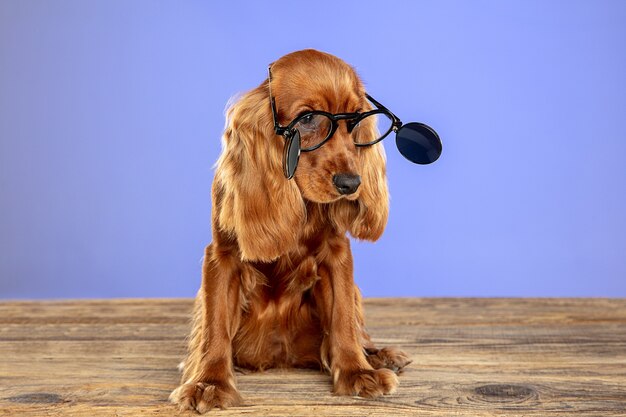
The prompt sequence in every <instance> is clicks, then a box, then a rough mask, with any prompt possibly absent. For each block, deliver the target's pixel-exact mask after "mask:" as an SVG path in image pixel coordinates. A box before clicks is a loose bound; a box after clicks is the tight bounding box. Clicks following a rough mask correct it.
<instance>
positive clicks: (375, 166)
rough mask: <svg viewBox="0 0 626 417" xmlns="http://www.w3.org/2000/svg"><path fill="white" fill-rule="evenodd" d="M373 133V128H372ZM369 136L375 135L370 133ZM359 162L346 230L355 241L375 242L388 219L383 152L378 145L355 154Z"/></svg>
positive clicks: (381, 145)
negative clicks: (357, 190)
mask: <svg viewBox="0 0 626 417" xmlns="http://www.w3.org/2000/svg"><path fill="white" fill-rule="evenodd" d="M372 129H374V130H375V127H372ZM371 134H372V136H375V135H376V133H375V132H372V133H371ZM359 158H360V159H361V167H363V168H362V170H363V171H362V173H361V191H360V194H359V198H358V200H357V203H358V205H357V207H355V209H357V210H356V212H355V217H354V219H353V220H352V222H351V223H350V226H349V228H348V230H349V231H350V234H351V235H352V236H354V237H355V238H357V239H364V240H371V241H375V240H378V238H380V236H381V235H382V234H383V231H384V230H385V226H386V225H387V218H388V217H389V191H388V189H387V174H386V172H385V160H386V157H385V149H384V148H383V144H382V143H377V144H376V145H372V146H367V147H364V148H361V149H360V150H359Z"/></svg>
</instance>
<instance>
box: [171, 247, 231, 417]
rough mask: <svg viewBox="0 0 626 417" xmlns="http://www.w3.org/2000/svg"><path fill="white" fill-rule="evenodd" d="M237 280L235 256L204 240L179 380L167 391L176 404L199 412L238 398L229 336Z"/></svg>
mask: <svg viewBox="0 0 626 417" xmlns="http://www.w3.org/2000/svg"><path fill="white" fill-rule="evenodd" d="M239 286H240V281H239V263H238V260H237V259H236V258H235V257H233V256H232V254H231V253H229V251H225V250H223V249H222V250H220V249H217V248H215V247H214V244H211V245H209V246H208V247H207V249H206V252H205V257H204V263H203V267H202V286H201V288H200V291H199V292H198V296H197V299H196V307H195V308H196V311H195V314H194V321H193V328H192V332H191V338H190V340H189V355H188V357H187V359H186V360H185V363H184V371H183V378H182V384H181V385H180V386H179V387H178V388H177V389H176V390H174V391H173V392H172V394H171V395H170V400H171V401H172V402H174V403H176V404H178V405H179V406H180V408H181V409H192V410H193V409H195V410H197V411H198V412H200V413H204V412H207V411H209V410H210V409H211V408H214V407H219V408H226V407H229V406H233V405H237V404H239V403H240V402H241V397H240V395H239V393H238V392H237V389H236V388H235V377H234V375H233V364H232V339H233V337H234V335H235V333H236V331H237V328H238V326H239V321H240V316H241V314H240V309H239Z"/></svg>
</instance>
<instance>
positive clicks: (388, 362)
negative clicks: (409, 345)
mask: <svg viewBox="0 0 626 417" xmlns="http://www.w3.org/2000/svg"><path fill="white" fill-rule="evenodd" d="M365 351H366V353H367V361H368V362H369V363H370V365H371V366H372V368H374V369H381V368H387V369H391V370H392V371H394V372H395V373H400V372H401V371H402V368H404V367H405V366H407V365H408V364H410V363H411V362H413V360H412V359H411V358H409V355H407V354H406V353H404V352H403V351H401V350H400V349H396V348H393V347H386V348H382V349H366V350H365Z"/></svg>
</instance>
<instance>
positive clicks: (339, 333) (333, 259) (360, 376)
mask: <svg viewBox="0 0 626 417" xmlns="http://www.w3.org/2000/svg"><path fill="white" fill-rule="evenodd" d="M328 244H329V247H330V250H329V251H330V253H331V255H330V256H328V257H327V258H326V261H324V262H323V263H322V264H321V265H320V267H319V268H318V273H319V275H320V278H321V279H320V281H319V282H318V285H317V287H316V294H315V297H316V302H317V303H318V306H319V307H320V310H321V311H320V313H321V314H320V317H321V319H322V325H323V327H324V332H325V333H326V335H327V338H328V340H327V345H326V343H325V344H324V345H323V349H327V350H328V352H327V353H328V356H330V358H329V359H330V370H331V373H332V377H333V387H334V390H333V391H334V393H335V394H338V395H358V396H361V397H378V396H380V395H382V394H388V393H391V392H393V391H394V390H395V388H396V386H397V385H398V378H397V377H396V374H395V373H394V372H393V371H391V370H389V369H374V368H372V366H371V365H370V364H369V362H368V361H367V358H366V355H365V352H364V349H363V345H362V344H361V338H360V331H361V329H360V323H359V320H358V316H359V313H360V312H359V310H360V308H361V306H360V305H359V304H357V302H355V300H357V299H359V297H357V296H356V291H357V289H356V287H355V284H354V278H353V265H352V253H351V251H350V241H349V240H348V238H347V237H345V236H341V237H337V238H336V239H333V240H332V241H329V242H328ZM322 358H323V359H324V360H325V359H326V358H325V352H322Z"/></svg>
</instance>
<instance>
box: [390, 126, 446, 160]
mask: <svg viewBox="0 0 626 417" xmlns="http://www.w3.org/2000/svg"><path fill="white" fill-rule="evenodd" d="M396 146H397V147H398V150H399V151H400V153H401V154H402V156H404V157H405V158H406V159H408V160H409V161H411V162H414V163H416V164H422V165H426V164H430V163H432V162H435V161H436V160H437V159H438V158H439V155H441V149H442V146H441V139H439V135H437V132H435V131H434V130H433V129H432V128H431V127H429V126H426V125H425V124H423V123H416V122H413V123H407V124H405V125H403V126H402V127H401V128H400V129H399V130H398V132H397V133H396Z"/></svg>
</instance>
